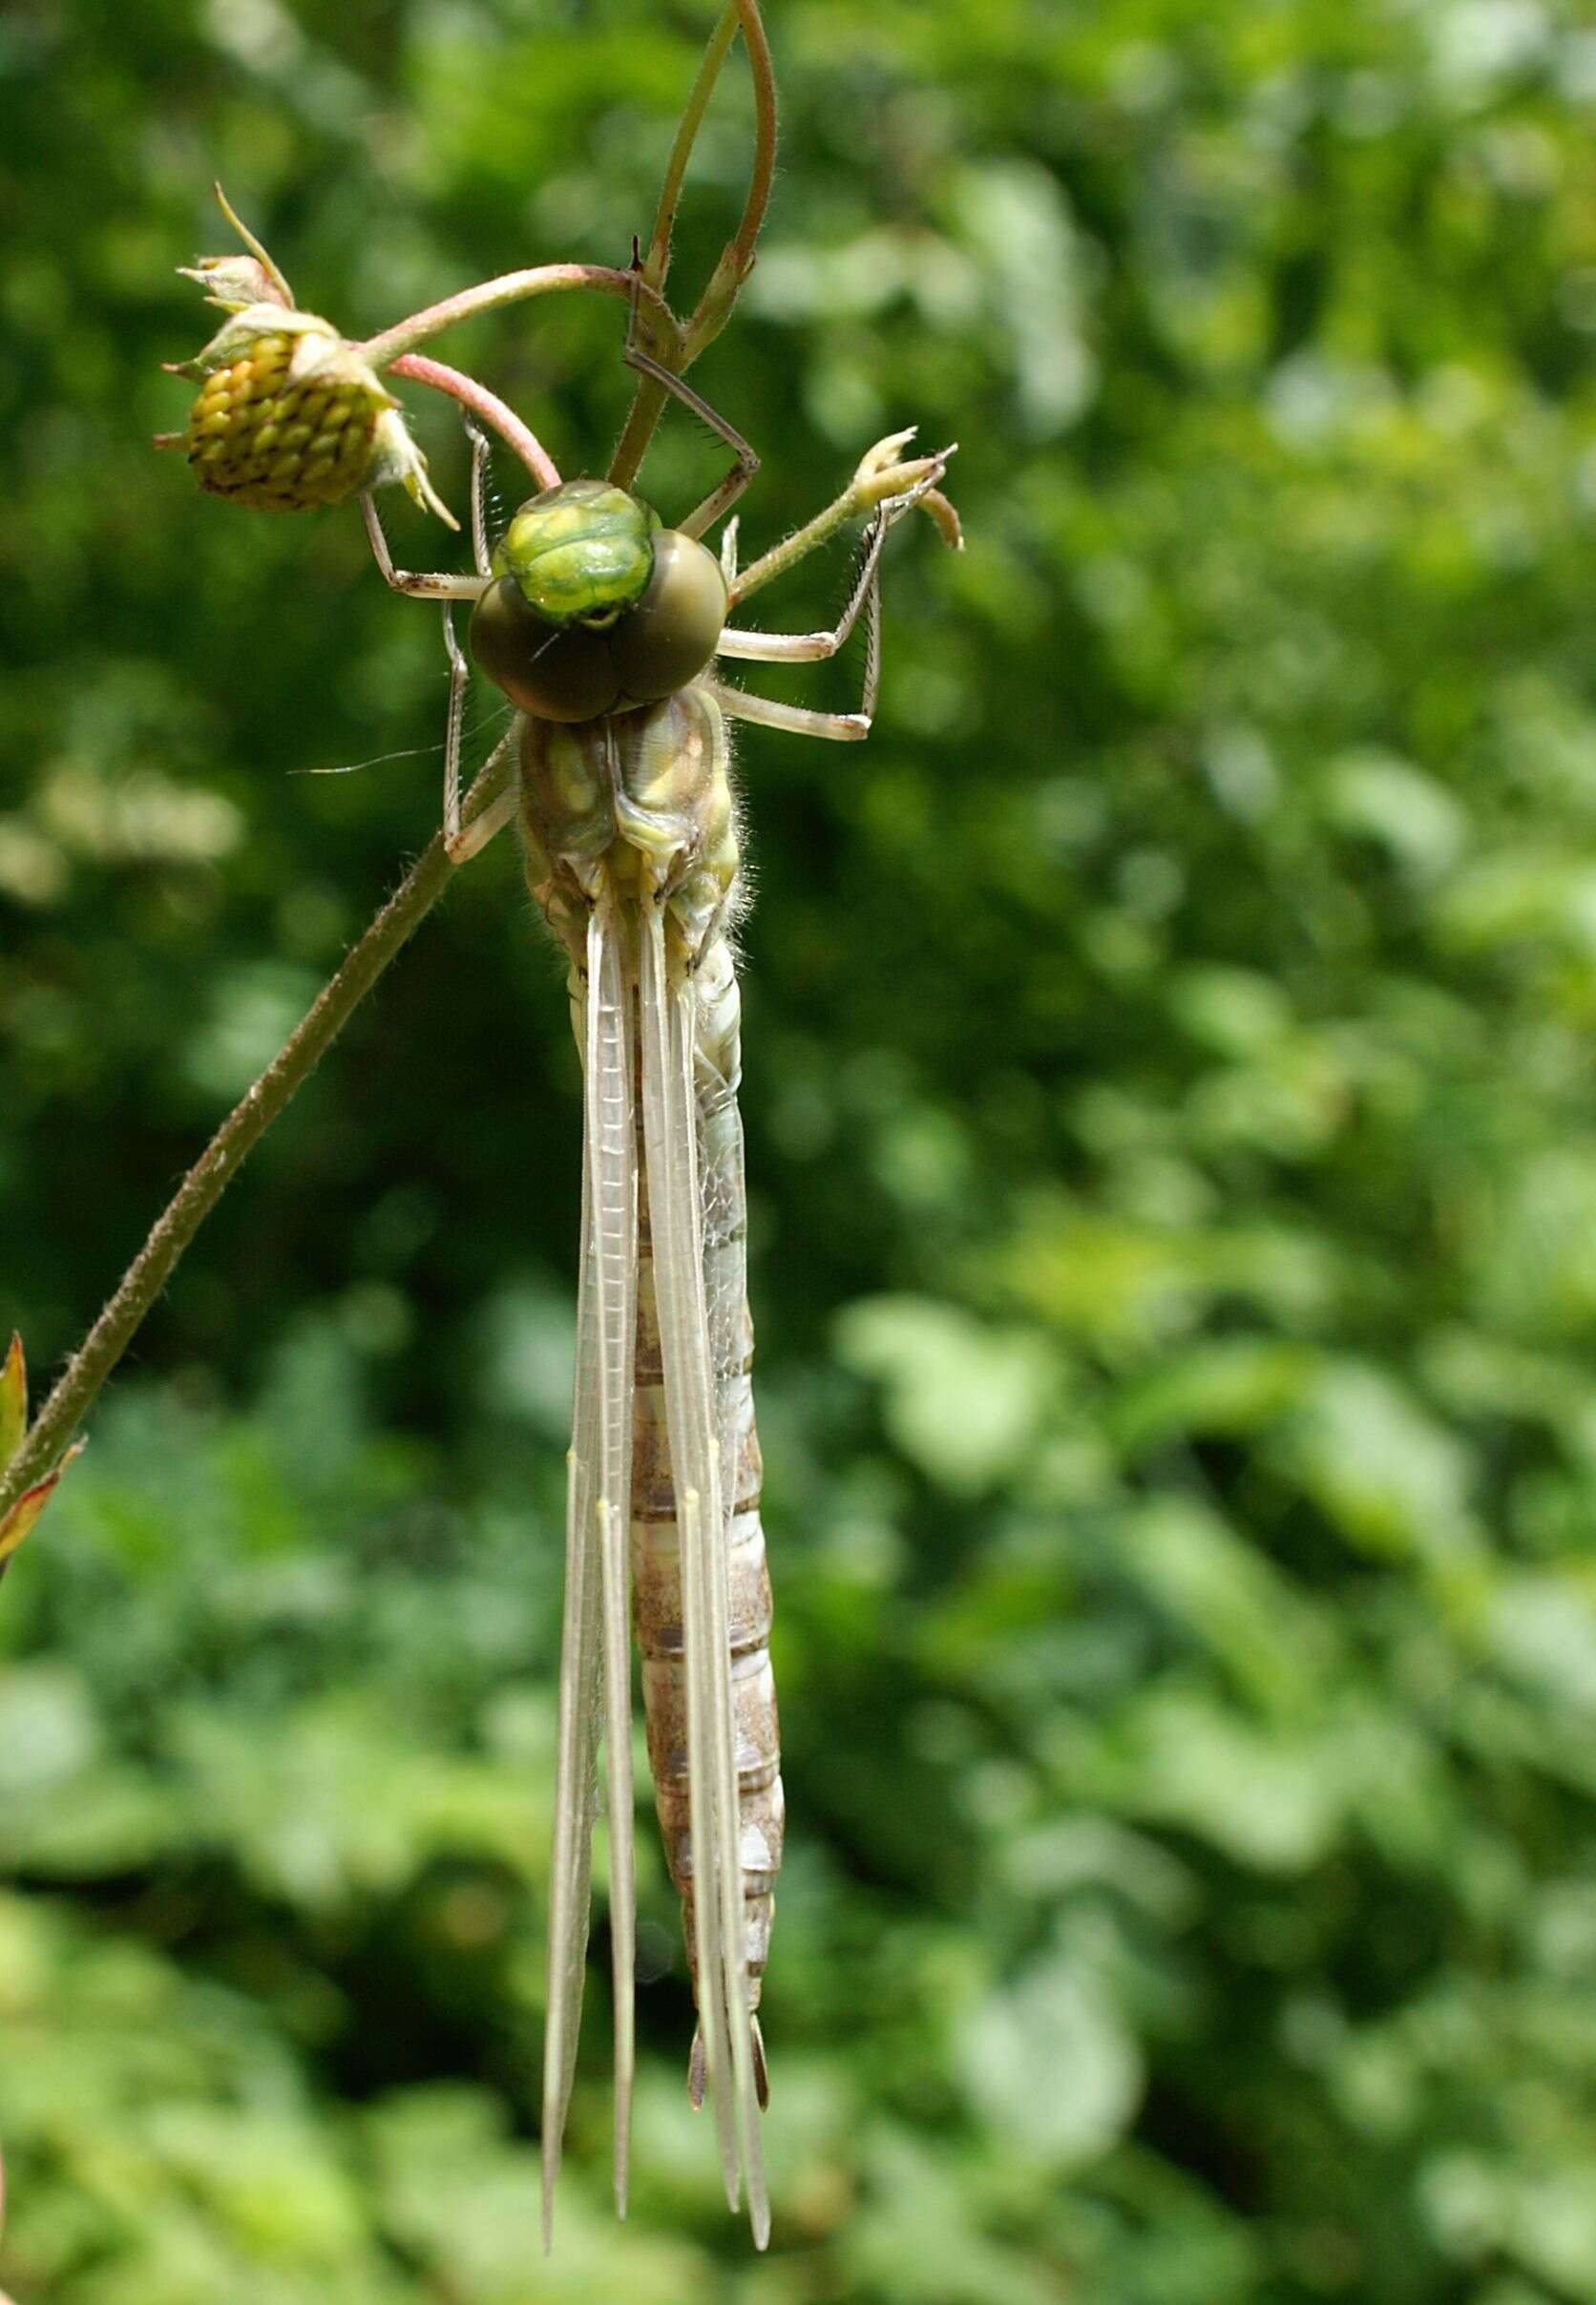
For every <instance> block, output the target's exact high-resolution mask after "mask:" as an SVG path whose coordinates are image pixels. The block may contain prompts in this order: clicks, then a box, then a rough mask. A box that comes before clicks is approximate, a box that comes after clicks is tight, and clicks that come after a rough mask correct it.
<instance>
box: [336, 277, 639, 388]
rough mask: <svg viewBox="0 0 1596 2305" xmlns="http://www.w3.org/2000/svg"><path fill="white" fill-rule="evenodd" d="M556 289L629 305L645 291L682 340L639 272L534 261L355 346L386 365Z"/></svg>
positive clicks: (465, 290) (374, 364)
mask: <svg viewBox="0 0 1596 2305" xmlns="http://www.w3.org/2000/svg"><path fill="white" fill-rule="evenodd" d="M557 288H596V289H598V290H599V293H600V295H604V296H621V297H624V298H625V299H626V300H627V302H628V303H629V302H630V301H631V299H632V297H633V295H634V294H637V295H640V296H641V297H642V299H643V301H644V302H645V303H646V304H650V305H652V306H653V307H654V311H655V316H656V317H657V319H658V320H659V322H660V323H661V325H662V326H663V327H664V328H665V329H666V331H667V332H668V335H669V338H670V341H671V343H672V344H673V345H674V344H675V343H676V342H677V341H678V338H679V335H680V331H679V329H678V327H677V324H676V319H675V316H674V314H673V313H672V312H671V310H670V307H669V305H668V304H666V303H665V301H664V298H663V297H662V295H661V294H660V293H659V290H658V289H656V288H654V287H652V286H651V285H650V284H649V283H647V282H644V281H640V280H639V279H638V277H637V275H636V274H635V273H633V272H631V271H624V272H622V271H618V270H617V269H616V267H615V266H614V265H613V264H533V265H530V266H529V267H528V268H527V269H526V270H525V271H522V272H501V273H500V274H499V276H498V278H497V279H496V280H486V281H481V282H479V283H478V284H477V285H476V286H475V287H474V288H462V289H461V290H460V292H459V294H458V295H457V296H446V297H445V298H444V300H443V302H442V303H441V304H429V305H428V306H427V308H426V310H425V311H423V312H412V313H411V314H410V318H409V320H402V321H399V322H396V323H395V325H393V326H392V327H391V328H385V329H384V330H383V332H382V334H381V335H380V336H370V337H368V338H367V340H366V342H365V343H364V344H362V345H355V346H352V347H351V349H352V350H354V351H355V352H357V353H358V354H359V355H360V357H361V359H362V360H367V361H369V362H370V364H371V366H372V367H374V368H385V367H389V365H390V364H391V363H392V362H393V361H395V360H397V359H398V358H399V357H400V355H401V354H402V353H405V352H413V351H414V349H415V347H416V346H417V345H424V344H425V343H426V342H427V340H428V338H429V337H431V336H438V335H441V334H442V332H443V330H444V329H445V328H452V327H455V326H457V325H458V324H459V323H460V322H461V321H463V320H473V319H474V318H475V317H476V315H477V314H478V313H479V312H496V311H498V310H500V309H501V307H502V306H504V305H505V304H522V303H524V302H525V300H526V299H527V298H528V297H529V296H547V295H548V294H549V293H550V292H551V291H552V290H554V289H557Z"/></svg>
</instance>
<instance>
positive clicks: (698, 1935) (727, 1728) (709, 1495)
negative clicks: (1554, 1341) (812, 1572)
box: [638, 903, 770, 2249]
mask: <svg viewBox="0 0 1596 2305" xmlns="http://www.w3.org/2000/svg"><path fill="white" fill-rule="evenodd" d="M642 912H643V915H644V917H643V922H642V929H641V953H640V956H639V971H638V984H639V1004H638V1005H639V1016H640V1031H641V1054H642V1064H641V1076H642V1105H643V1142H644V1146H645V1149H646V1153H647V1168H648V1205H649V1222H650V1227H651V1231H652V1235H653V1245H654V1289H655V1296H656V1300H657V1304H658V1308H659V1323H660V1349H661V1361H662V1368H663V1373H664V1384H665V1421H666V1425H667V1427H668V1430H669V1435H670V1450H671V1466H672V1472H673V1476H674V1479H675V1486H676V1507H677V1519H678V1526H679V1528H680V1531H681V1540H682V1620H683V1623H682V1635H683V1666H684V1675H685V1680H686V1693H687V1767H688V1780H687V1792H688V1817H689V1824H690V1829H691V1834H692V1880H693V1925H694V1938H695V1943H694V1953H695V1959H696V1964H697V1969H698V1999H699V2027H700V2035H701V2041H702V2045H703V2052H704V2070H705V2076H706V2080H707V2083H708V2085H709V2088H710V2090H711V2091H712V2093H713V2097H714V2105H715V2121H716V2127H717V2130H718V2133H719V2137H720V2146H721V2163H722V2169H723V2171H724V2174H725V2187H726V2198H727V2200H728V2201H729V2202H730V2204H731V2206H732V2207H733V2208H736V2206H737V2201H738V2194H739V2171H740V2169H741V2174H742V2177H743V2178H744V2179H745V2180H746V2185H747V2190H748V2216H749V2220H750V2223H751V2224H752V2227H753V2233H754V2239H755V2240H756V2242H757V2243H758V2244H759V2246H760V2247H761V2248H762V2249H763V2248H764V2247H765V2244H766V2242H767V2239H768V2237H769V2231H770V2210H769V2204H768V2200H767V2194H766V2187H765V2170H764V2164H763V2158H762V2154H761V2149H760V2136H759V2099H758V2087H757V2082H756V2074H755V2063H754V2049H753V2028H752V2024H751V2022H750V2015H749V2009H748V1991H747V1971H746V1948H745V1938H744V1901H743V1868H742V1861H741V1854H740V1850H739V1816H738V1802H737V1757H736V1747H735V1743H734V1738H733V1724H732V1698H731V1656H730V1633H729V1626H728V1603H727V1595H726V1563H725V1541H724V1533H723V1514H722V1509H721V1478H722V1475H721V1443H720V1436H719V1433H718V1430H717V1419H716V1405H715V1379H714V1373H713V1361H712V1357H711V1345H710V1336H709V1325H708V1310H707V1307H706V1303H705V1295H704V1219H703V1209H702V1204H701V1200H700V1190H699V1147H698V1114H697V1106H696V1100H695V1096H694V1082H693V1048H694V1005H695V1004H694V995H693V989H692V986H691V984H690V983H686V982H683V983H680V984H676V985H673V984H672V983H671V982H670V978H669V971H668V968H667V961H666V953H665V933H664V915H663V912H662V908H661V907H660V906H659V905H658V904H655V903H645V904H644V906H643V907H642Z"/></svg>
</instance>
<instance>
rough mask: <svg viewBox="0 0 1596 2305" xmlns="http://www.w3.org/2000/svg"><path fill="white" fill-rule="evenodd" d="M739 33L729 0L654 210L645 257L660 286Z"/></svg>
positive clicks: (649, 275) (646, 273) (733, 0)
mask: <svg viewBox="0 0 1596 2305" xmlns="http://www.w3.org/2000/svg"><path fill="white" fill-rule="evenodd" d="M736 33H737V0H726V6H725V10H723V11H722V15H721V21H720V22H719V24H717V25H716V27H715V29H714V31H712V32H711V33H710V35H709V45H708V47H707V48H706V49H705V50H704V61H703V63H702V64H701V65H700V66H699V70H698V78H697V79H696V80H695V81H694V82H693V85H692V90H691V93H690V94H689V95H688V97H687V101H686V104H685V106H684V107H683V114H682V118H681V122H680V123H679V125H678V127H677V131H676V141H675V143H674V144H672V146H671V148H670V158H669V159H668V160H667V161H666V162H665V175H664V181H663V182H662V185H661V186H660V198H659V201H658V204H657V205H656V207H655V210H654V229H653V231H652V232H651V233H650V235H649V240H648V254H647V256H646V258H645V259H644V260H643V267H642V272H643V278H644V280H646V281H647V282H649V283H650V284H651V285H652V286H653V287H656V288H663V287H664V284H665V277H666V275H667V274H668V272H669V271H670V244H671V236H672V234H673V233H674V232H675V230H676V211H677V207H678V205H679V203H680V201H681V199H682V187H683V182H684V181H685V180H686V175H687V163H688V161H689V160H690V159H691V158H692V157H693V146H694V145H695V144H696V143H697V142H698V133H699V130H700V129H701V128H702V127H703V125H704V114H705V112H707V110H708V109H709V99H710V97H711V95H712V94H714V91H715V83H716V81H717V80H718V79H719V78H720V76H721V67H722V65H723V64H724V63H725V60H726V52H727V50H728V49H729V48H730V46H731V43H732V41H733V39H734V38H735V37H736Z"/></svg>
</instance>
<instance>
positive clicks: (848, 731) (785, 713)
mask: <svg viewBox="0 0 1596 2305" xmlns="http://www.w3.org/2000/svg"><path fill="white" fill-rule="evenodd" d="M864 605H865V643H866V645H865V685H864V693H863V695H862V696H861V697H860V699H859V704H858V709H857V711H854V712H815V711H812V710H811V709H810V708H809V706H808V705H807V704H779V703H777V702H776V700H775V699H774V697H751V696H749V695H748V694H747V692H746V689H742V688H727V687H726V686H725V683H724V682H723V681H717V680H714V679H711V678H704V679H701V680H700V681H699V682H698V685H699V687H700V688H703V689H704V690H706V691H707V693H708V694H709V695H710V696H712V697H713V698H714V700H715V702H716V703H717V704H719V706H720V707H721V710H722V711H723V712H724V713H726V714H728V715H729V716H730V718H731V719H732V720H734V721H757V722H758V723H759V725H760V726H761V727H762V728H785V729H787V730H788V732H789V733H790V734H791V735H793V736H817V737H823V738H825V739H826V740H827V742H828V743H830V744H859V743H860V742H861V741H862V740H863V739H864V738H865V737H867V736H869V734H870V731H871V723H872V721H873V720H874V718H875V699H876V692H877V690H878V688H879V687H880V684H881V588H880V586H879V584H877V583H875V582H874V581H873V580H872V582H871V583H870V585H869V586H868V587H867V589H866V593H865V602H864ZM854 613H855V614H857V610H855V612H854Z"/></svg>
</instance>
